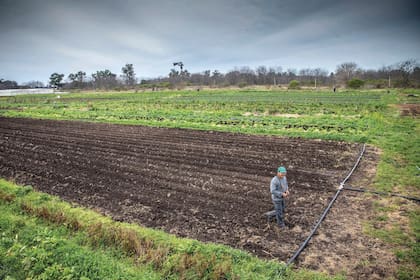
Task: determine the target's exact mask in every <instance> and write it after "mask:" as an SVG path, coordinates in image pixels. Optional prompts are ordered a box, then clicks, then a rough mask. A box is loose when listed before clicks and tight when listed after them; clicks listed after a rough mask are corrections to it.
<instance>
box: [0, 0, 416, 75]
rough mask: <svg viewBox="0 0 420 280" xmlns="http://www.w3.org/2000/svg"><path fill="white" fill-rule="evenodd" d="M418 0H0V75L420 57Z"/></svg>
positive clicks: (155, 71) (368, 62)
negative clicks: (130, 66)
mask: <svg viewBox="0 0 420 280" xmlns="http://www.w3.org/2000/svg"><path fill="white" fill-rule="evenodd" d="M419 3H420V1H415V0H413V1H409V0H347V1H339V0H322V1H321V0H320V1H314V0H312V1H311V0H306V1H296V0H287V1H281V0H271V1H264V0H260V1H257V0H177V1H176V0H154V1H145V0H137V1H135V0H121V1H117V0H115V1H111V0H73V1H64V0H26V1H24V0H0V36H1V37H0V38H1V40H0V78H3V79H11V80H15V81H18V82H19V83H23V82H27V81H30V80H40V81H42V82H47V81H48V78H49V76H50V75H51V73H53V72H59V73H63V74H65V76H66V77H67V75H68V74H69V73H72V72H77V71H79V70H83V71H85V72H86V73H87V74H88V75H90V74H91V73H93V72H96V71H97V70H104V69H109V70H111V71H112V72H114V73H116V74H121V67H123V66H124V65H125V64H126V63H132V64H134V69H135V72H136V74H137V77H138V78H145V77H157V76H166V75H167V74H168V73H169V71H170V69H171V68H172V62H175V61H183V62H184V65H185V68H186V69H188V70H189V71H190V72H192V73H194V72H201V71H204V70H206V69H211V70H214V69H217V70H219V71H221V72H224V73H225V72H226V71H229V70H232V69H233V68H234V67H235V66H238V67H241V66H250V67H251V68H255V67H257V66H259V65H266V66H269V67H277V66H281V67H282V68H283V69H284V70H286V69H288V68H294V69H301V68H307V67H322V68H325V69H326V70H328V71H334V70H335V69H336V66H337V65H338V64H340V63H342V62H348V61H353V62H356V63H357V64H358V65H359V66H361V67H363V68H379V67H382V66H384V65H390V64H393V63H396V62H399V61H401V60H404V59H407V58H415V59H419V58H420V4H419Z"/></svg>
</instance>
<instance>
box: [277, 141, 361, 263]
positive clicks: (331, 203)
mask: <svg viewBox="0 0 420 280" xmlns="http://www.w3.org/2000/svg"><path fill="white" fill-rule="evenodd" d="M365 150H366V144H363V147H362V150H361V151H360V155H359V157H358V158H357V161H356V163H355V164H354V166H353V168H352V169H351V170H350V172H349V174H348V175H347V177H346V178H344V180H343V181H342V182H341V183H340V187H339V188H338V190H337V192H336V193H335V195H334V197H333V198H332V199H331V201H330V203H329V204H328V206H327V208H325V210H324V212H323V213H322V215H321V217H320V218H319V219H318V221H317V223H316V224H315V226H314V227H313V228H312V230H311V232H310V233H309V236H308V237H307V238H306V240H305V241H304V242H303V243H302V245H300V247H299V249H298V250H297V251H296V252H295V253H294V254H293V256H292V257H291V258H290V259H289V260H288V261H287V263H286V265H285V267H284V269H286V268H287V267H288V266H289V265H290V264H291V263H293V262H294V261H295V260H296V258H297V257H298V256H299V255H300V253H302V251H303V250H304V249H305V247H306V245H308V242H309V241H310V240H311V238H312V236H313V235H314V234H315V232H316V230H317V229H318V227H319V226H320V225H321V223H322V221H323V220H324V218H325V217H326V216H327V213H328V212H329V211H330V209H331V207H332V205H333V204H334V202H335V201H336V199H337V197H338V195H339V194H340V192H341V191H342V190H343V188H344V184H345V182H346V181H347V180H348V179H349V178H350V176H351V175H352V174H353V172H354V170H356V168H357V166H358V165H359V163H360V160H361V159H362V157H363V154H364V152H365Z"/></svg>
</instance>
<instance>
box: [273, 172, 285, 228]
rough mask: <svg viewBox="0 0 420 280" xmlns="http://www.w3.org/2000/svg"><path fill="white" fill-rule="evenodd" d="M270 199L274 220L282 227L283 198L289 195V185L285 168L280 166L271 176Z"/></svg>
mask: <svg viewBox="0 0 420 280" xmlns="http://www.w3.org/2000/svg"><path fill="white" fill-rule="evenodd" d="M270 192H271V199H272V200H273V204H274V209H275V211H276V220H277V224H278V225H279V227H281V228H284V227H285V225H284V207H285V204H284V199H285V198H286V197H287V196H288V195H289V186H288V185H287V179H286V168H285V167H284V166H280V167H279V168H278V169H277V175H276V176H274V177H273V179H272V180H271V184H270Z"/></svg>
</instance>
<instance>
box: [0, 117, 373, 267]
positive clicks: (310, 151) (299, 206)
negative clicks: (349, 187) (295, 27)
mask: <svg viewBox="0 0 420 280" xmlns="http://www.w3.org/2000/svg"><path fill="white" fill-rule="evenodd" d="M360 148H361V145H359V144H349V143H344V142H337V141H319V140H302V139H296V138H295V139H289V138H281V137H270V136H252V135H243V134H233V133H222V132H209V131H194V130H181V129H167V128H151V127H143V126H122V125H111V124H98V123H85V122H70V121H49V120H33V119H11V118H0V177H3V178H6V179H11V180H14V181H15V182H17V183H20V184H26V185H32V186H34V187H35V188H36V189H38V190H40V191H43V192H46V193H50V194H53V195H58V196H60V197H62V198H63V199H64V200H67V201H71V202H77V203H79V204H81V205H83V206H87V207H90V208H94V209H97V210H99V211H101V212H102V213H105V214H107V215H110V216H112V217H113V218H114V219H116V220H121V221H129V222H135V223H139V224H141V225H144V226H146V227H151V228H157V229H162V230H164V231H166V232H169V233H173V234H176V235H177V236H181V237H189V238H194V239H198V240H201V241H206V242H217V243H222V244H227V245H230V246H232V247H236V248H241V249H244V250H247V251H249V252H251V253H252V254H255V255H258V256H260V257H264V258H276V259H279V260H283V261H286V260H287V259H288V258H289V257H290V256H291V255H292V254H293V252H294V251H295V250H296V249H297V248H298V247H299V245H300V243H301V242H302V241H303V240H304V239H305V238H306V237H307V235H308V233H309V231H310V230H311V227H312V226H313V225H314V223H315V222H316V221H317V219H318V218H319V216H320V214H321V212H322V211H323V209H324V208H325V206H326V205H327V204H328V202H329V200H330V199H331V198H332V196H333V195H334V194H335V191H336V188H337V187H338V184H339V182H340V181H341V180H342V179H343V178H344V177H345V176H346V175H347V173H348V172H349V170H350V169H351V168H352V166H353V164H354V163H355V161H356V158H357V157H358V154H359V151H360ZM370 154H371V155H372V153H370ZM367 155H368V157H369V150H368V152H367ZM279 165H285V166H286V167H287V168H288V174H287V178H288V181H289V186H290V197H289V198H288V200H287V208H286V225H287V229H285V230H279V229H277V227H276V226H275V222H274V221H272V222H271V223H268V222H267V220H266V218H265V216H264V213H265V212H266V211H269V210H271V209H272V208H273V207H272V203H271V196H270V193H269V184H270V180H271V178H272V177H273V176H274V175H275V170H276V168H277V166H279ZM355 176H358V177H359V178H366V177H369V174H367V175H366V174H364V173H363V172H362V173H360V172H359V174H356V175H355ZM343 197H344V198H343V199H341V200H338V201H337V205H335V206H334V207H336V208H337V209H346V210H345V211H338V212H337V213H336V214H334V213H333V214H332V215H335V216H332V217H333V221H332V222H330V223H328V221H327V222H326V223H325V224H324V225H323V226H322V227H321V229H320V230H321V233H322V234H324V233H323V232H325V234H326V235H325V234H324V238H326V239H327V240H329V241H330V242H333V244H335V243H334V242H341V243H342V244H343V246H342V248H341V249H342V250H344V251H343V252H344V253H343V252H339V254H346V253H345V252H346V250H348V251H349V252H350V251H351V250H350V249H349V248H348V246H351V242H352V238H358V236H359V235H360V233H358V232H355V233H354V236H353V237H352V236H351V235H350V237H349V235H347V238H348V239H346V237H344V239H345V240H341V241H340V240H335V239H334V238H335V237H334V236H332V235H331V234H330V233H331V231H333V232H337V230H338V231H339V232H341V230H339V228H337V223H338V225H341V224H345V221H344V220H343V222H341V220H340V217H339V215H341V216H342V215H345V212H347V213H351V212H352V211H356V210H357V209H359V210H357V211H356V212H353V213H352V216H353V217H357V213H360V212H361V211H365V208H364V206H361V204H360V203H358V204H357V205H356V206H357V207H353V208H354V209H353V208H352V206H353V203H354V202H353V201H351V199H353V198H354V197H353V196H348V197H346V195H343ZM329 219H331V216H330V217H329ZM337 221H338V222H337ZM353 225H354V224H353ZM329 227H330V228H329ZM360 230H361V229H360ZM337 234H338V235H340V233H337ZM318 241H319V240H318ZM316 244H318V245H316ZM310 246H314V245H311V244H310ZM310 246H309V247H310ZM315 246H319V248H316V247H315V248H314V247H313V248H312V249H311V250H315V251H316V250H319V252H325V250H339V248H331V246H326V245H325V243H315ZM333 247H334V246H333ZM327 248H328V249H327ZM315 251H312V252H315ZM310 252H311V251H309V252H306V253H305V254H307V255H306V256H309V257H310ZM316 252H317V251H316ZM362 253H363V252H360V251H359V253H357V252H356V254H362ZM305 254H304V255H303V257H302V258H305ZM308 254H309V255H308ZM351 254H352V253H349V255H351ZM320 255H322V253H320ZM349 255H347V257H348V256H349ZM312 258H313V256H312ZM339 261H340V260H338V262H339ZM321 262H322V261H321ZM307 263H308V266H309V267H311V268H315V269H318V268H319V267H317V266H316V265H315V266H311V264H312V263H315V264H316V263H317V261H312V262H311V259H309V260H307ZM334 266H335V265H334V264H332V267H331V269H330V268H328V267H325V266H322V265H321V268H324V269H326V270H328V271H334ZM341 269H342V268H341Z"/></svg>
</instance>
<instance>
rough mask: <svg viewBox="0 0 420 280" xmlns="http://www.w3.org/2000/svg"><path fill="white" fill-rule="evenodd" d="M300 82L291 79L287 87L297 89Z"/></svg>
mask: <svg viewBox="0 0 420 280" xmlns="http://www.w3.org/2000/svg"><path fill="white" fill-rule="evenodd" d="M299 88H300V83H299V81H297V80H291V81H290V83H289V89H299Z"/></svg>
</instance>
